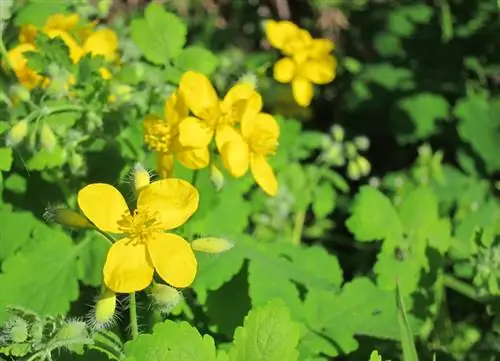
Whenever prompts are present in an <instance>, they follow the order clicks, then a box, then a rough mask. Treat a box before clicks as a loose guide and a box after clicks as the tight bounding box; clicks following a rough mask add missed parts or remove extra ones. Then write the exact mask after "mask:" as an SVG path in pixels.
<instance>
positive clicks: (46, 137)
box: [40, 123, 57, 152]
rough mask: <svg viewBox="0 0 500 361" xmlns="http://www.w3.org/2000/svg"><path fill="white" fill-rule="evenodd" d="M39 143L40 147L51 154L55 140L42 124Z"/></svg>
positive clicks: (48, 129) (53, 135) (49, 130)
mask: <svg viewBox="0 0 500 361" xmlns="http://www.w3.org/2000/svg"><path fill="white" fill-rule="evenodd" d="M40 143H41V144H42V147H43V148H45V149H46V150H48V151H49V152H52V151H53V150H54V148H55V147H56V145H57V138H56V135H55V134H54V132H53V131H52V129H51V128H50V127H49V126H48V125H47V124H45V123H44V124H43V125H42V129H41V130H40Z"/></svg>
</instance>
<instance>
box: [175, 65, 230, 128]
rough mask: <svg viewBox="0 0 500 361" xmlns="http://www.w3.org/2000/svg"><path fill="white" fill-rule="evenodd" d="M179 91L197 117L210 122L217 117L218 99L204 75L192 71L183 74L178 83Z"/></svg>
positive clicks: (218, 109)
mask: <svg viewBox="0 0 500 361" xmlns="http://www.w3.org/2000/svg"><path fill="white" fill-rule="evenodd" d="M179 91H180V92H181V93H182V95H183V96H184V100H185V101H186V104H187V106H188V108H189V109H191V111H192V112H193V113H194V114H195V115H196V116H197V117H199V118H201V119H208V120H211V119H216V118H217V117H218V116H219V114H220V108H219V97H218V96H217V93H216V92H215V89H214V87H213V86H212V83H210V80H209V79H208V78H207V77H206V76H205V75H203V74H200V73H196V72H194V71H188V72H186V73H184V75H182V77H181V80H180V82H179Z"/></svg>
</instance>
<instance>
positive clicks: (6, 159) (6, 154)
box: [0, 147, 12, 171]
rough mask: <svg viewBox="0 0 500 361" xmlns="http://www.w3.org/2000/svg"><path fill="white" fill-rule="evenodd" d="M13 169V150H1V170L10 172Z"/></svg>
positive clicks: (4, 148) (5, 148) (6, 148)
mask: <svg viewBox="0 0 500 361" xmlns="http://www.w3.org/2000/svg"><path fill="white" fill-rule="evenodd" d="M11 167H12V148H8V147H2V148H0V170H3V171H8V170H10V168H11Z"/></svg>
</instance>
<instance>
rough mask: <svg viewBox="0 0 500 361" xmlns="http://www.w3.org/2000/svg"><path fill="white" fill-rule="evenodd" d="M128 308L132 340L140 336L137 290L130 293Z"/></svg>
mask: <svg viewBox="0 0 500 361" xmlns="http://www.w3.org/2000/svg"><path fill="white" fill-rule="evenodd" d="M128 309H129V313H130V332H131V334H132V340H135V339H136V338H137V336H139V326H138V325H137V304H136V301H135V292H132V293H130V300H129V304H128Z"/></svg>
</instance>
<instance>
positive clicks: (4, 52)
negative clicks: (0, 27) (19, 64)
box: [0, 34, 14, 71]
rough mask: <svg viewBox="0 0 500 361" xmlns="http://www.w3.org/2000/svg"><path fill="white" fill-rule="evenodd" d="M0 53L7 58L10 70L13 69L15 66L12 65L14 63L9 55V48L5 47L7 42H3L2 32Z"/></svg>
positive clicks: (0, 35)
mask: <svg viewBox="0 0 500 361" xmlns="http://www.w3.org/2000/svg"><path fill="white" fill-rule="evenodd" d="M0 54H1V55H2V58H3V59H5V62H6V63H7V65H8V67H7V68H8V71H12V69H14V67H13V66H12V63H11V61H10V58H9V56H8V51H7V48H6V47H5V43H4V42H3V37H2V34H0Z"/></svg>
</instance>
